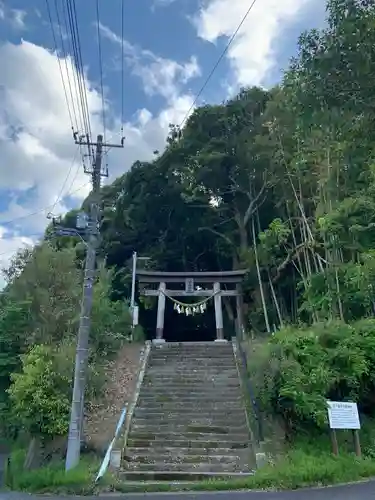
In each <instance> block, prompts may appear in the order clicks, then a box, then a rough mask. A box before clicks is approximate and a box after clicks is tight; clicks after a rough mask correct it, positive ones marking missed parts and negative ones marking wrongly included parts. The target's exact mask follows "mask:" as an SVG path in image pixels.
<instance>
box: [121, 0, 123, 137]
mask: <svg viewBox="0 0 375 500" xmlns="http://www.w3.org/2000/svg"><path fill="white" fill-rule="evenodd" d="M123 131H124V0H121V135H123Z"/></svg>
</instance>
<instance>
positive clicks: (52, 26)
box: [46, 0, 74, 128]
mask: <svg viewBox="0 0 375 500" xmlns="http://www.w3.org/2000/svg"><path fill="white" fill-rule="evenodd" d="M46 6H47V13H48V18H49V23H50V25H51V31H52V37H53V42H54V45H55V51H56V57H57V61H58V64H59V70H60V77H61V81H62V85H63V89H64V95H65V101H66V106H67V109H68V114H69V119H70V123H71V126H72V128H73V126H74V125H73V118H72V113H71V111H70V105H69V99H68V93H67V91H66V86H65V80H64V76H63V72H62V67H61V61H60V57H59V54H58V45H57V40H56V33H55V28H54V25H53V21H52V14H51V8H50V5H49V2H48V0H46Z"/></svg>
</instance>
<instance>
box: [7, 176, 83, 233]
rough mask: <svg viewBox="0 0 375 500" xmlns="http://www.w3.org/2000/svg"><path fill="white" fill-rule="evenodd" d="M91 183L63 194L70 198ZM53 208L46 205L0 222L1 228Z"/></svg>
mask: <svg viewBox="0 0 375 500" xmlns="http://www.w3.org/2000/svg"><path fill="white" fill-rule="evenodd" d="M90 183H91V181H87V182H85V183H84V184H82V185H81V186H79V187H78V188H77V189H74V190H73V191H69V192H67V193H66V194H65V196H70V195H72V194H75V193H78V191H81V190H82V189H83V188H85V187H86V186H88V185H89V184H90ZM52 207H53V204H52V205H48V206H46V207H44V208H41V209H39V210H36V211H35V212H30V213H27V214H25V215H20V216H19V217H15V218H13V219H11V220H8V221H4V222H2V221H0V225H1V226H7V225H9V224H14V222H18V221H20V220H23V219H28V218H29V217H33V216H34V215H39V214H41V213H43V212H46V211H47V210H49V211H50V209H51V208H52Z"/></svg>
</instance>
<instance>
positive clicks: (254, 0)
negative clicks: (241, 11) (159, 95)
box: [179, 0, 257, 129]
mask: <svg viewBox="0 0 375 500" xmlns="http://www.w3.org/2000/svg"><path fill="white" fill-rule="evenodd" d="M256 2H257V0H253V1H252V3H251V4H250V7H249V8H248V9H247V11H246V12H245V15H244V16H243V17H242V19H241V21H240V23H239V25H238V26H237V28H236V30H235V31H234V33H233V34H232V36H231V37H230V39H229V40H228V43H227V45H226V46H225V48H224V50H223V51H222V53H221V54H220V56H219V58H218V60H217V61H216V63H215V64H214V66H213V68H212V70H211V72H210V73H209V75H208V76H207V78H206V80H205V82H204V83H203V85H202V87H201V89H200V90H199V92H198V94H197V95H196V97H195V99H194V101H193V102H192V104H191V106H190V108H189V110H188V111H187V113H186V115H185V116H184V118H183V120H182V122H181V124H180V126H179V129H181V128H182V127H183V125H184V123H185V122H186V120H187V119H188V117H189V116H190V113H191V111H192V110H193V109H194V107H195V105H196V104H197V102H198V99H199V98H200V96H201V95H202V93H203V92H204V90H205V89H206V87H207V85H208V84H209V82H210V80H211V78H212V77H213V75H214V73H215V71H216V70H217V68H218V67H219V65H220V63H221V61H222V60H223V59H224V56H225V55H226V53H227V52H228V50H229V48H230V46H231V45H232V43H233V41H234V39H235V38H236V36H237V35H238V32H239V31H240V29H241V28H242V26H243V24H244V23H245V21H246V19H247V18H248V16H249V14H250V12H251V11H252V9H253V7H254V5H255V4H256Z"/></svg>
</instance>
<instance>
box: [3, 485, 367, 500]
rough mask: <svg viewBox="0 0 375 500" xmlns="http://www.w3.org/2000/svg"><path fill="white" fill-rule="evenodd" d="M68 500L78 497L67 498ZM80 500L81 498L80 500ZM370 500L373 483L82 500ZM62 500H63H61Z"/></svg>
mask: <svg viewBox="0 0 375 500" xmlns="http://www.w3.org/2000/svg"><path fill="white" fill-rule="evenodd" d="M70 498H71V500H73V499H74V498H76V499H77V498H78V497H70ZM82 498H83V497H82ZM99 498H100V499H101V500H115V499H116V500H117V499H118V500H146V499H147V500H171V499H174V498H176V499H177V498H178V499H181V500H374V499H375V481H369V482H366V483H360V484H355V485H354V484H353V485H349V486H338V487H332V488H322V489H313V490H298V491H286V492H279V493H267V492H264V493H262V492H245V491H241V492H229V491H225V492H222V493H168V494H161V493H149V494H137V495H130V494H126V495H110V496H103V497H84V499H86V500H98V499H99ZM38 499H39V500H62V499H63V497H47V496H43V497H37V496H31V495H22V494H20V493H0V500H38ZM65 500H66V497H65Z"/></svg>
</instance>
